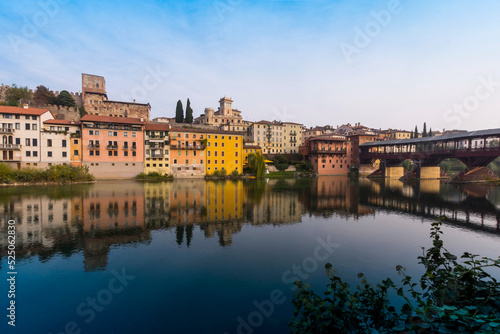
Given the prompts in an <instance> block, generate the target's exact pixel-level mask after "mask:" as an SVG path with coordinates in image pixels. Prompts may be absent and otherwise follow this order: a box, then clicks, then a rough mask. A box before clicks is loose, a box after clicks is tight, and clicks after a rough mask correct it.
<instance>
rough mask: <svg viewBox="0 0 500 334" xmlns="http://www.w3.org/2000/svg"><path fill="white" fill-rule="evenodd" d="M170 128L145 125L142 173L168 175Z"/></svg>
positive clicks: (160, 125) (159, 125)
mask: <svg viewBox="0 0 500 334" xmlns="http://www.w3.org/2000/svg"><path fill="white" fill-rule="evenodd" d="M169 130H170V126H169V125H168V124H153V123H150V124H146V126H145V135H144V155H145V157H144V173H146V174H148V173H150V172H157V173H160V174H161V175H168V174H170V161H169V160H170V153H169V152H170V139H169Z"/></svg>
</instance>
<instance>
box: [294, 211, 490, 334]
mask: <svg viewBox="0 0 500 334" xmlns="http://www.w3.org/2000/svg"><path fill="white" fill-rule="evenodd" d="M442 220H443V218H441V219H440V220H439V221H438V222H435V223H433V224H432V227H431V238H432V244H433V246H432V247H431V248H429V249H427V250H425V249H424V248H423V250H424V251H423V255H422V256H419V257H418V259H419V260H420V261H419V263H420V264H422V265H423V266H424V268H425V270H424V274H423V275H422V277H421V278H420V280H419V283H415V282H413V280H412V278H411V277H410V276H408V275H407V274H406V270H405V269H404V268H403V267H401V266H397V267H396V270H397V271H398V273H399V274H400V275H402V276H403V279H402V281H401V282H402V285H401V286H397V285H396V284H395V283H394V282H392V280H391V279H390V278H387V279H386V280H383V281H382V282H381V283H379V284H377V285H376V286H372V285H370V284H369V283H368V281H367V280H366V278H365V276H364V275H363V274H358V277H359V278H360V279H361V286H358V288H357V290H356V291H352V290H351V289H350V288H349V285H348V284H347V283H345V282H343V281H342V279H341V278H340V277H339V276H337V275H335V274H334V273H333V271H332V270H331V269H332V266H331V265H330V264H327V265H326V270H327V273H328V275H329V276H330V283H329V284H328V285H327V290H326V292H325V293H324V294H325V295H326V297H325V298H322V297H320V296H318V295H316V294H315V293H314V292H313V291H311V290H310V289H309V286H308V285H306V284H304V283H302V282H295V285H296V286H297V287H298V290H297V291H296V292H295V295H294V299H293V304H294V306H295V313H294V315H295V318H294V319H292V321H291V322H290V324H289V325H290V329H291V331H292V333H496V332H498V330H499V329H500V320H499V319H500V287H499V286H498V283H497V281H496V280H495V278H494V277H492V276H491V275H490V274H489V273H487V272H486V271H485V269H486V268H488V267H496V268H500V258H499V259H497V260H493V259H489V258H485V257H482V258H479V257H478V255H473V254H470V253H464V254H463V255H462V257H461V258H462V259H464V260H463V261H461V262H459V261H458V260H457V257H456V256H455V255H453V254H451V253H449V252H448V251H447V250H446V248H444V245H443V241H442V240H441V238H440V234H442V233H443V232H441V229H440V228H441V224H442V222H441V221H442ZM391 289H394V290H395V291H396V292H397V295H398V296H400V297H402V298H403V299H404V301H405V303H404V304H403V306H402V307H401V310H400V311H396V309H395V308H394V307H393V306H391V305H390V302H389V299H388V292H389V290H391Z"/></svg>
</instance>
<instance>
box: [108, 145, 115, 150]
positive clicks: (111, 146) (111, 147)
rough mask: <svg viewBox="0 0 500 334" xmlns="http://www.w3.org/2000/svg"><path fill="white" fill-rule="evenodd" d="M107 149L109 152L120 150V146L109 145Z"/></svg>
mask: <svg viewBox="0 0 500 334" xmlns="http://www.w3.org/2000/svg"><path fill="white" fill-rule="evenodd" d="M106 148H107V149H108V150H117V149H118V145H108V146H106Z"/></svg>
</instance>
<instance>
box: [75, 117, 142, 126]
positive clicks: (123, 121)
mask: <svg viewBox="0 0 500 334" xmlns="http://www.w3.org/2000/svg"><path fill="white" fill-rule="evenodd" d="M80 121H81V122H100V123H118V124H141V125H142V124H146V122H144V121H141V119H140V118H132V117H113V116H99V115H85V116H83V117H82V118H81V119H80Z"/></svg>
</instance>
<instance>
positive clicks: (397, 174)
mask: <svg viewBox="0 0 500 334" xmlns="http://www.w3.org/2000/svg"><path fill="white" fill-rule="evenodd" d="M404 170H405V169H404V167H385V171H384V177H385V178H390V179H400V178H401V177H403V175H404V174H405V171H404Z"/></svg>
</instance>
